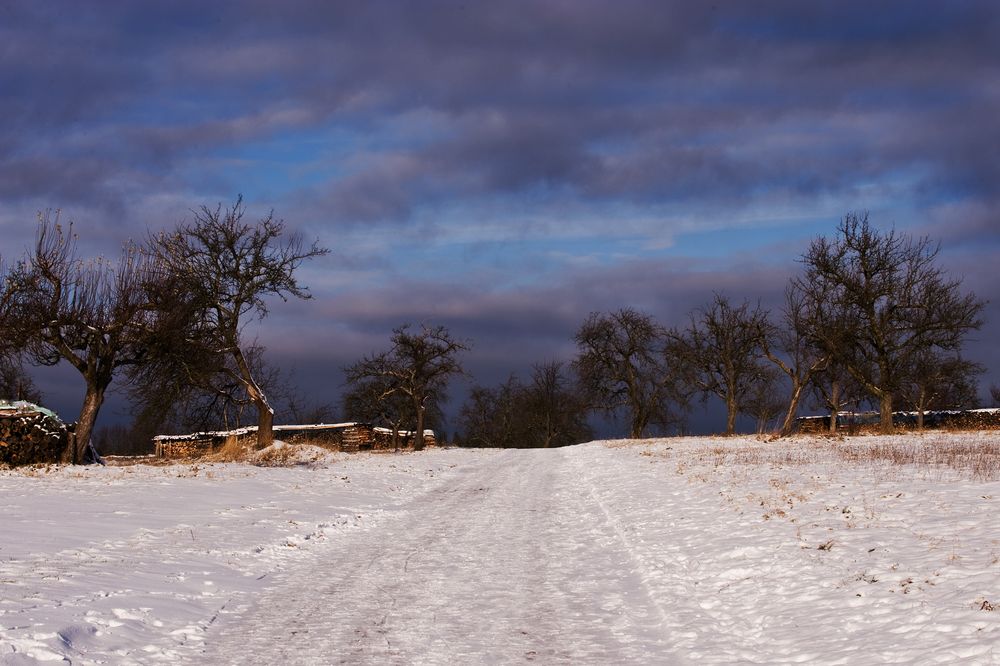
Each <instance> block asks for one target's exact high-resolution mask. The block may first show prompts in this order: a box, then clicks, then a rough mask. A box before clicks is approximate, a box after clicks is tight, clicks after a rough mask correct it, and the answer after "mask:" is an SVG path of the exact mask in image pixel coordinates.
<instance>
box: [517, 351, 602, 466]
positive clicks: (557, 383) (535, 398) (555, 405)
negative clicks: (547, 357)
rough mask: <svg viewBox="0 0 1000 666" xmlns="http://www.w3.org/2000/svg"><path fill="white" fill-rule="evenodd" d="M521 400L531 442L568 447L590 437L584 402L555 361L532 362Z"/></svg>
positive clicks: (586, 409)
mask: <svg viewBox="0 0 1000 666" xmlns="http://www.w3.org/2000/svg"><path fill="white" fill-rule="evenodd" d="M522 402H523V403H524V406H523V409H524V414H525V416H526V418H527V425H528V431H529V433H530V439H529V444H531V445H537V446H539V447H541V448H551V447H554V446H567V445H569V444H578V443H580V442H583V441H585V440H587V439H589V438H590V437H591V436H592V431H591V428H590V425H589V424H588V423H587V412H588V411H589V410H588V408H587V402H586V400H585V399H584V397H583V395H582V393H581V392H580V390H579V386H578V385H577V384H576V383H575V382H573V380H572V379H571V378H570V377H567V376H566V374H565V373H564V372H563V364H562V363H559V362H558V361H551V362H548V363H537V364H535V365H534V367H533V368H532V373H531V384H529V385H528V386H527V387H525V391H524V397H523V400H522Z"/></svg>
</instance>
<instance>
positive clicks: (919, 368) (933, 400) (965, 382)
mask: <svg viewBox="0 0 1000 666" xmlns="http://www.w3.org/2000/svg"><path fill="white" fill-rule="evenodd" d="M983 372H985V368H983V366H981V365H979V364H978V363H973V362H972V361H967V360H965V359H964V358H962V357H961V356H959V355H945V354H941V353H937V352H934V351H932V350H928V351H925V352H924V353H923V354H918V355H916V356H914V357H912V358H911V359H910V365H909V367H908V368H907V369H906V372H905V375H904V377H903V380H902V382H901V383H900V388H899V395H900V397H901V398H902V399H903V402H904V404H906V405H907V406H908V407H910V408H911V409H912V410H913V411H915V412H916V413H917V428H918V429H920V430H923V428H924V413H925V412H928V411H930V410H935V409H968V408H971V407H972V406H974V405H975V404H976V402H977V401H978V393H979V386H978V382H977V381H976V377H977V376H978V375H980V374H982V373H983Z"/></svg>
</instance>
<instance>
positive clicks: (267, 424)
mask: <svg viewBox="0 0 1000 666" xmlns="http://www.w3.org/2000/svg"><path fill="white" fill-rule="evenodd" d="M233 360H235V361H236V368H237V369H238V370H239V372H240V377H241V378H242V380H243V385H244V387H245V388H246V391H247V395H248V396H250V399H251V400H252V401H253V404H254V406H255V407H256V408H257V448H258V449H263V448H266V447H268V446H271V444H274V410H273V409H272V408H271V405H270V404H268V402H267V396H266V395H264V391H263V390H261V388H260V386H258V385H257V382H256V380H255V379H254V378H253V373H252V372H251V371H250V364H249V363H247V359H246V357H245V356H244V355H243V350H242V349H240V348H239V347H235V348H234V349H233Z"/></svg>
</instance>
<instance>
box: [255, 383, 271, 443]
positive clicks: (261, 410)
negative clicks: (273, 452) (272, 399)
mask: <svg viewBox="0 0 1000 666" xmlns="http://www.w3.org/2000/svg"><path fill="white" fill-rule="evenodd" d="M261 396H263V394H261ZM254 404H255V405H256V406H257V448H258V449H263V448H267V447H268V446H271V445H272V444H274V410H273V409H271V406H270V405H269V404H267V400H265V399H261V400H259V401H258V400H254Z"/></svg>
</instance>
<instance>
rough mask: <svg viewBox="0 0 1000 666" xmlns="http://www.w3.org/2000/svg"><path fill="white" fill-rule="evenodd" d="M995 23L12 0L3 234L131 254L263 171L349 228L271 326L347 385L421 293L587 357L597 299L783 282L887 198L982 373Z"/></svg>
mask: <svg viewBox="0 0 1000 666" xmlns="http://www.w3.org/2000/svg"><path fill="white" fill-rule="evenodd" d="M997 43H1000V8H998V6H997V5H996V4H995V3H994V2H992V1H989V0H987V1H984V2H963V1H955V2H948V3H942V2H920V1H917V0H908V1H906V2H898V3H894V2H886V3H874V4H873V3H870V2H851V1H838V2H794V1H789V2H753V3H746V2H723V1H720V2H716V3H707V2H704V3H703V2H665V1H659V2H654V1H649V2H629V1H627V0H625V1H623V0H617V1H615V2H591V1H588V0H536V1H534V2H518V1H505V2H479V1H468V2H433V1H421V2H379V1H373V2H346V1H344V2H329V1H317V2H305V1H300V2H297V1H294V0H292V1H288V0H286V1H283V2H280V3H279V2H263V1H253V0H239V1H234V2H204V1H200V2H183V1H178V0H170V1H164V2H156V1H144V2H129V1H125V0H120V1H115V0H105V1H100V2H97V1H93V2H79V1H76V2H68V1H67V2H37V1H34V0H25V1H23V2H20V1H18V0H3V1H0V101H2V103H0V226H2V231H3V239H4V240H3V242H2V245H0V251H2V254H3V255H4V257H5V258H11V257H14V256H17V255H19V254H21V253H22V252H23V251H24V248H25V247H26V246H27V245H28V244H29V243H30V242H31V239H32V237H33V235H34V226H35V217H36V212H37V211H38V210H40V209H46V208H59V209H61V210H62V214H63V217H64V219H72V220H74V222H75V225H76V228H77V230H78V231H79V232H80V234H81V240H82V244H83V246H84V250H85V252H88V253H104V254H114V253H115V251H116V248H117V247H118V246H119V245H120V244H121V242H122V241H123V240H125V239H126V238H128V237H137V238H141V237H143V236H145V235H146V233H147V231H148V230H156V229H160V228H164V227H169V226H172V225H173V224H175V223H177V222H178V221H180V220H183V219H185V218H189V217H190V210H191V209H192V208H195V207H198V206H200V205H202V204H211V205H214V204H216V203H219V202H222V203H223V204H225V203H226V202H231V201H232V200H233V199H234V198H235V197H236V195H237V194H239V193H242V194H243V195H244V197H245V199H246V201H247V202H248V204H249V208H250V211H251V213H252V214H253V215H255V216H259V215H263V214H265V213H266V212H267V211H268V210H270V209H273V210H274V211H275V214H276V215H277V216H278V217H281V218H283V219H284V220H285V221H286V222H287V224H288V225H289V226H290V227H292V228H294V229H297V230H300V231H301V232H302V233H303V234H305V235H306V236H307V237H308V238H317V239H319V242H320V244H322V245H324V246H326V247H328V248H330V249H331V253H330V255H329V256H327V257H324V258H322V259H319V260H316V261H314V262H312V263H311V264H310V265H308V266H306V267H305V268H304V269H303V271H302V278H303V281H304V282H305V283H306V284H307V285H309V286H310V288H311V291H312V293H313V294H314V299H313V300H311V301H309V302H303V303H288V304H281V305H276V306H275V307H274V308H273V310H272V315H271V317H270V318H269V319H268V320H267V321H266V322H265V323H264V325H263V326H261V327H260V329H259V335H260V340H261V342H263V343H264V344H265V345H267V347H268V348H269V350H270V352H271V359H272V360H274V361H275V362H276V363H280V364H281V365H283V366H284V367H286V368H288V369H290V370H292V371H294V373H295V376H296V378H297V381H298V383H299V384H300V386H301V387H302V388H303V389H304V390H307V391H310V392H313V393H314V394H315V395H316V396H317V401H319V402H327V401H335V400H336V396H337V394H338V393H339V390H340V384H341V381H342V377H341V373H340V367H341V366H343V365H344V364H346V363H350V362H352V361H354V360H355V359H356V358H357V357H359V356H360V355H361V354H363V353H366V352H369V351H372V350H374V349H377V348H380V347H384V346H385V344H386V341H387V339H388V335H389V332H390V330H391V329H392V327H394V326H396V325H398V324H400V323H403V322H421V321H426V322H429V323H443V324H446V325H448V326H450V327H451V328H452V330H453V331H454V332H455V333H456V334H457V335H458V336H460V337H464V338H468V339H471V340H472V341H473V343H474V351H473V352H472V353H471V354H470V355H469V356H468V366H469V369H470V371H471V372H472V374H473V375H474V377H475V379H476V380H478V381H479V382H481V383H492V382H494V381H498V380H500V379H502V378H503V377H504V376H506V375H507V374H508V373H510V372H518V373H520V374H522V375H524V374H526V373H527V371H528V369H529V368H530V366H531V364H532V363H533V362H536V361H542V360H552V359H555V360H568V359H570V358H571V357H572V355H573V353H574V347H573V344H572V335H573V333H574V331H575V330H576V328H577V327H578V326H579V324H580V323H581V322H582V321H583V319H584V318H585V317H586V316H587V314H588V313H589V312H591V311H606V310H610V309H616V308H619V307H622V306H631V307H635V308H638V309H641V310H644V311H647V312H649V313H651V314H653V315H655V316H656V317H657V318H658V319H660V320H661V321H662V322H663V323H665V324H675V323H680V322H681V319H682V318H683V317H684V315H685V314H686V313H687V312H688V311H689V310H690V309H691V308H693V307H696V306H698V305H700V304H702V303H704V302H706V301H707V300H708V299H710V298H711V296H712V292H713V291H722V292H724V293H725V294H727V295H729V296H731V297H733V298H736V299H742V298H744V297H749V298H753V299H757V298H760V299H761V300H762V301H763V302H764V303H765V304H774V305H776V304H777V299H778V297H779V295H780V292H781V290H782V289H783V287H784V284H785V283H786V281H787V279H788V277H789V276H790V275H791V274H793V273H794V272H796V271H797V270H798V265H797V264H796V259H797V258H798V257H799V256H800V255H801V253H802V251H803V250H804V248H805V247H806V245H807V244H808V242H809V241H810V239H812V238H815V237H816V236H818V235H828V234H831V233H832V232H833V231H834V229H835V227H836V224H837V222H838V220H839V219H840V218H841V217H842V216H843V215H844V213H846V212H848V211H852V210H868V211H870V213H871V217H872V220H873V221H874V222H875V223H876V224H878V225H880V226H884V227H885V228H889V227H890V226H895V228H896V229H898V230H900V231H904V232H906V233H912V234H918V235H923V234H929V235H931V236H932V237H934V238H936V239H939V240H940V241H941V244H942V253H941V261H942V262H943V263H944V264H945V265H946V266H947V267H948V268H949V269H950V270H952V271H954V273H955V274H956V275H960V276H963V277H964V279H965V285H966V286H967V287H968V288H969V289H971V290H973V291H975V292H976V293H977V294H978V295H979V296H981V297H982V298H987V299H991V301H993V303H991V305H989V306H988V308H987V310H986V318H987V324H986V326H985V327H984V328H983V329H982V331H981V332H980V333H979V334H977V335H976V338H977V340H975V341H973V342H971V343H970V344H969V346H968V354H969V356H970V357H972V358H974V359H975V360H978V361H981V362H983V363H985V364H987V365H988V366H989V367H990V369H991V372H990V373H989V374H988V375H987V377H986V378H985V379H984V382H983V384H984V389H985V385H987V384H988V383H989V382H990V381H998V380H1000V352H998V351H996V349H995V348H996V345H995V344H993V342H994V341H995V340H996V339H997V337H998V334H1000V307H998V305H997V301H998V300H1000V294H998V293H997V292H998V291H1000V279H998V278H997V276H996V269H995V266H997V265H998V264H1000V218H998V213H1000V189H998V188H1000V159H998V154H997V147H998V146H1000V49H998V48H997V46H996V45H997ZM47 372H48V374H46V372H41V373H39V378H40V382H41V383H42V386H43V388H45V389H46V391H47V392H48V393H49V395H50V396H51V400H52V401H53V403H55V406H56V407H57V408H60V410H65V411H66V412H67V413H68V415H69V416H72V414H73V412H74V411H75V410H76V409H77V405H78V402H79V396H78V395H77V392H76V390H75V389H76V388H77V387H75V386H73V385H72V375H67V377H70V379H69V380H68V381H63V380H62V379H54V378H56V377H58V376H59V375H58V371H57V372H56V374H52V371H47ZM458 392H459V393H460V392H461V388H459V389H458ZM984 392H985V391H984ZM119 409H120V408H119Z"/></svg>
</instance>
